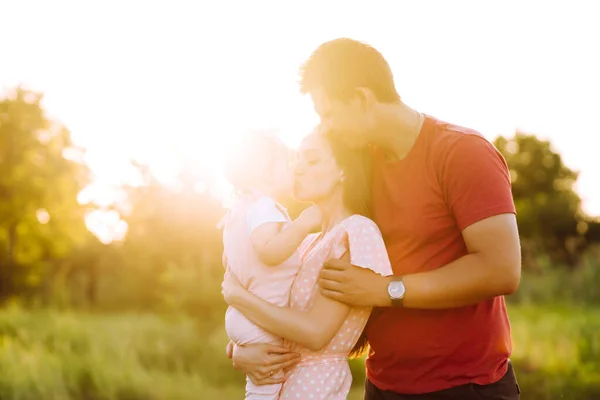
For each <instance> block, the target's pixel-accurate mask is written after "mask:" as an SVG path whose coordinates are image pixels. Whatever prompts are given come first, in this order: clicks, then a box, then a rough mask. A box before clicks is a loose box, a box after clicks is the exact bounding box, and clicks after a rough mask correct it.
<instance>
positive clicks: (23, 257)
mask: <svg viewBox="0 0 600 400" xmlns="http://www.w3.org/2000/svg"><path fill="white" fill-rule="evenodd" d="M41 101H42V96H41V95H40V94H37V93H34V92H31V91H27V90H23V89H21V88H17V89H15V90H14V91H12V92H11V93H9V94H8V95H7V96H6V97H5V98H4V99H3V100H1V101H0V171H1V173H0V298H6V297H7V296H9V295H11V294H15V293H19V292H22V291H24V292H31V291H32V290H33V289H35V288H37V287H39V286H40V285H41V284H42V282H43V280H44V277H48V273H49V272H50V271H52V269H53V268H54V267H57V268H58V267H59V264H60V263H61V261H63V260H64V259H66V257H68V255H69V253H70V251H71V249H72V248H73V246H76V245H77V244H78V243H81V242H82V241H83V240H85V239H86V238H88V231H87V229H86V227H85V223H84V213H85V208H84V207H83V206H81V205H80V204H79V203H78V202H77V195H78V193H79V192H80V190H81V189H82V188H83V186H84V185H85V184H86V183H87V181H88V169H87V168H86V167H85V166H84V164H83V160H82V158H83V157H82V152H81V151H80V150H79V149H76V148H75V147H74V146H73V144H72V143H71V139H70V133H69V131H68V130H67V129H66V128H65V127H64V126H63V125H62V124H60V123H57V122H54V121H51V120H49V119H48V118H47V117H46V115H45V112H44V110H43V108H42V106H41Z"/></svg>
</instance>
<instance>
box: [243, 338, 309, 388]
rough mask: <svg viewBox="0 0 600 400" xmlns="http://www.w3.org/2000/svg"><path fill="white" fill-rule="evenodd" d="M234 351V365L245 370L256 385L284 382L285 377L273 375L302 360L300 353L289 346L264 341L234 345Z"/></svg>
mask: <svg viewBox="0 0 600 400" xmlns="http://www.w3.org/2000/svg"><path fill="white" fill-rule="evenodd" d="M232 353H233V354H232V356H233V357H232V359H233V365H234V367H235V368H236V369H239V370H241V371H242V372H244V373H245V374H246V375H247V376H248V377H249V378H250V380H251V381H252V382H253V383H254V384H255V385H272V384H276V383H283V382H284V378H283V377H280V378H274V377H273V376H274V375H275V374H276V373H277V372H279V371H282V370H283V371H285V370H288V369H290V368H291V367H293V366H294V365H296V364H297V363H298V362H299V361H300V354H298V353H293V352H292V351H290V349H288V348H287V347H282V346H274V345H270V344H262V343H261V344H250V345H246V346H237V345H236V346H232Z"/></svg>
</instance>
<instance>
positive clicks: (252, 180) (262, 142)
mask: <svg viewBox="0 0 600 400" xmlns="http://www.w3.org/2000/svg"><path fill="white" fill-rule="evenodd" d="M288 151H289V150H288V148H287V146H286V145H285V144H284V143H283V141H282V140H281V139H280V138H279V137H277V136H276V135H275V134H274V133H272V132H269V131H255V132H251V133H249V134H247V135H244V136H243V137H242V138H241V140H239V141H238V142H237V143H236V144H235V145H234V148H233V149H231V151H230V152H229V153H228V154H227V155H226V160H225V176H226V177H227V180H228V181H229V183H230V184H231V185H232V186H233V188H234V189H235V191H236V192H237V193H246V192H249V191H250V190H252V188H253V187H254V186H256V185H258V184H262V183H268V182H267V181H268V179H269V177H270V175H271V166H272V164H273V162H274V160H275V157H276V156H277V155H278V154H287V153H288Z"/></svg>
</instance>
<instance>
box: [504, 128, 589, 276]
mask: <svg viewBox="0 0 600 400" xmlns="http://www.w3.org/2000/svg"><path fill="white" fill-rule="evenodd" d="M494 144H495V146H496V147H497V148H498V150H499V151H500V152H501V153H502V155H503V156H504V157H505V159H506V161H507V164H508V166H509V168H510V173H511V180H512V190H513V196H514V200H515V205H516V208H517V218H518V223H519V231H520V234H521V237H522V240H523V244H524V250H525V251H527V250H532V251H537V252H539V251H542V252H545V253H546V254H548V255H549V256H550V257H551V259H552V260H554V261H558V262H565V263H567V264H568V265H571V266H574V265H575V264H576V262H577V256H578V255H579V253H580V250H581V249H582V247H583V245H584V244H585V240H584V237H583V233H584V232H585V226H586V217H585V215H583V213H582V212H581V199H580V197H579V195H578V194H577V193H576V192H575V191H574V188H573V186H574V184H575V182H576V180H577V175H578V174H577V172H575V171H573V170H571V169H569V168H568V167H567V166H565V164H564V163H563V161H562V158H561V156H560V154H558V153H557V152H555V151H554V150H553V149H552V146H551V144H550V142H548V141H546V140H540V139H538V138H537V137H535V136H534V135H529V134H526V133H523V132H517V133H516V134H515V136H514V137H513V138H510V139H508V138H505V137H502V136H501V137H499V138H497V139H496V140H495V142H494Z"/></svg>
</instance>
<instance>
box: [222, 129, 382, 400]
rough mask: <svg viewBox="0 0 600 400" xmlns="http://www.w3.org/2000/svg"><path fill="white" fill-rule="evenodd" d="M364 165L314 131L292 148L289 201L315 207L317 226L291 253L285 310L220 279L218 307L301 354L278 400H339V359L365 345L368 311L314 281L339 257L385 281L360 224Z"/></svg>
mask: <svg viewBox="0 0 600 400" xmlns="http://www.w3.org/2000/svg"><path fill="white" fill-rule="evenodd" d="M369 165H370V161H369V157H368V152H367V151H365V150H350V149H348V148H347V147H345V146H343V145H342V144H341V143H339V142H337V141H334V140H333V139H331V138H330V136H329V135H327V134H325V133H320V132H315V133H313V134H311V135H310V136H308V137H307V138H305V139H304V140H303V142H302V144H301V145H300V148H299V152H298V160H297V163H296V166H295V170H294V174H295V184H294V196H295V198H296V199H297V200H300V201H310V202H312V203H313V204H315V205H316V206H318V207H319V208H320V210H321V213H322V215H323V227H322V232H321V233H319V234H314V235H310V236H309V237H307V238H306V239H305V240H304V242H303V243H302V245H301V246H300V248H299V251H300V255H301V257H302V267H301V268H300V270H299V272H298V274H297V276H296V279H295V281H294V284H293V286H292V289H291V293H290V307H289V308H285V307H278V306H276V305H273V304H270V303H268V302H266V301H264V300H262V299H260V298H258V297H256V296H254V295H253V294H251V293H250V292H249V291H247V290H246V289H244V288H243V287H242V286H241V285H240V284H239V281H237V279H236V278H235V276H234V275H233V274H229V273H228V274H226V277H225V280H224V282H223V294H224V297H225V300H226V301H227V302H228V303H229V304H230V305H231V306H232V307H235V308H236V309H237V310H238V311H240V312H241V313H242V314H244V315H245V316H246V317H247V318H248V319H249V320H250V321H252V322H253V323H255V324H257V325H259V326H261V327H263V328H264V329H266V330H267V331H270V332H271V333H273V334H275V335H278V336H281V337H283V338H284V339H286V340H287V341H288V342H289V346H290V348H291V349H292V350H293V351H295V352H297V353H299V354H300V355H301V361H300V363H298V364H297V365H295V366H294V367H293V368H292V369H291V370H290V371H289V372H288V374H287V376H286V381H285V384H284V386H283V388H282V391H281V395H280V398H281V399H288V398H290V399H291V398H302V399H311V398H315V399H345V398H346V397H347V395H348V392H349V391H350V385H351V383H352V377H351V374H350V369H349V366H348V361H347V358H348V356H349V355H351V354H353V355H355V354H360V352H361V351H362V349H363V348H364V346H365V344H366V342H365V339H364V337H363V336H362V335H361V333H362V331H363V329H364V327H365V325H366V323H367V320H368V318H369V315H370V312H371V309H370V308H366V307H354V308H352V307H350V306H348V305H346V304H342V303H339V302H336V301H334V300H331V299H328V298H326V297H324V296H322V295H321V293H320V292H319V290H318V288H317V279H318V276H319V272H320V269H321V268H322V265H323V263H324V262H325V261H327V260H328V259H330V258H346V259H348V260H349V261H350V262H352V264H354V265H358V266H361V267H364V268H369V269H372V270H373V271H375V272H377V273H380V274H382V275H391V274H392V269H391V266H390V262H389V259H388V257H387V252H386V250H385V245H384V243H383V239H382V237H381V233H380V232H379V230H378V228H377V226H376V225H375V223H374V222H373V221H371V220H370V219H368V218H367V217H366V216H368V214H369V212H368V211H369V201H368V199H369V197H370V193H369V189H370V184H369V183H370V179H369V178H370V171H369V168H368V167H369ZM277 372H278V371H271V374H275V373H277Z"/></svg>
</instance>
